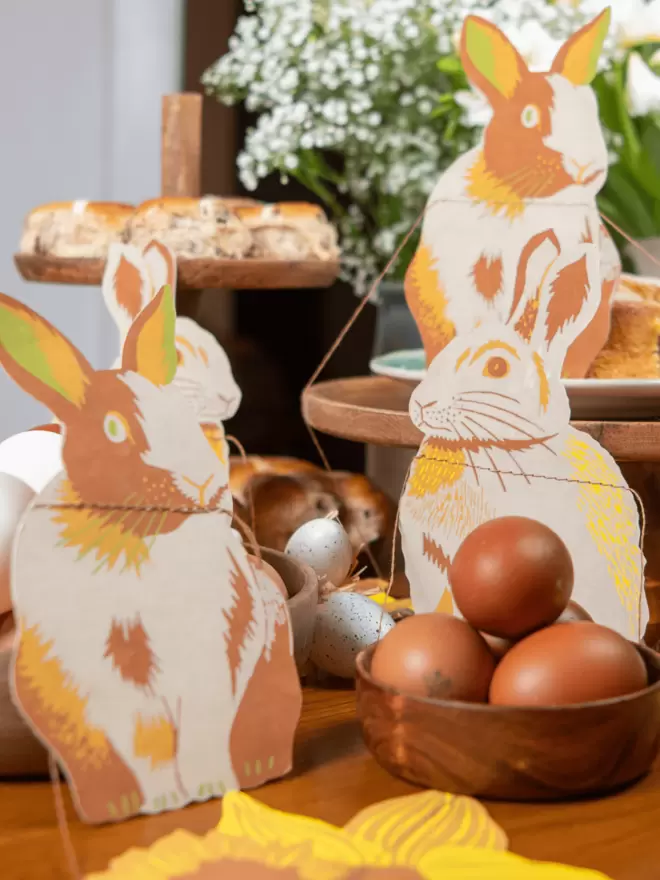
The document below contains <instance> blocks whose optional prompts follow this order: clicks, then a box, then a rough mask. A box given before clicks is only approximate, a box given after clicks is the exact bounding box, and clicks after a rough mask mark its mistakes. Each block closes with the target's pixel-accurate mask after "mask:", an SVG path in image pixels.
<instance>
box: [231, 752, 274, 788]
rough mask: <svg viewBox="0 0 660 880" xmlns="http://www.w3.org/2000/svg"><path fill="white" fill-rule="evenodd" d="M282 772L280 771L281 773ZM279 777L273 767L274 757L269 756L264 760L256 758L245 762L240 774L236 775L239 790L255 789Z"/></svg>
mask: <svg viewBox="0 0 660 880" xmlns="http://www.w3.org/2000/svg"><path fill="white" fill-rule="evenodd" d="M283 772H284V771H282V773H283ZM279 775H281V773H278V771H277V768H276V766H275V757H274V756H273V755H270V756H268V757H264V758H256V759H255V760H253V761H245V763H244V764H243V767H242V772H241V773H239V774H238V782H239V785H240V787H241V788H255V787H256V786H257V785H261V784H262V783H263V782H266V781H267V780H269V779H273V778H274V777H276V776H279Z"/></svg>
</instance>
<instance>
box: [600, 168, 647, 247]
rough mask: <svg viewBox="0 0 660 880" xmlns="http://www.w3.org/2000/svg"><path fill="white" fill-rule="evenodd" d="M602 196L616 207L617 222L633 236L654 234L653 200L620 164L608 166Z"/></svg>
mask: <svg viewBox="0 0 660 880" xmlns="http://www.w3.org/2000/svg"><path fill="white" fill-rule="evenodd" d="M603 196H604V197H605V198H607V199H608V200H609V201H610V202H611V203H612V204H613V205H616V206H617V207H618V211H617V212H616V213H617V214H619V217H620V219H619V220H617V222H618V223H619V225H620V226H622V227H623V229H625V231H626V232H628V233H629V234H630V235H632V236H633V237H634V238H650V237H651V236H653V235H655V234H656V226H655V221H654V216H653V201H652V200H651V199H650V198H649V197H648V195H647V194H646V193H645V192H644V191H640V188H639V187H638V185H637V183H636V180H635V179H634V178H631V177H630V176H629V174H628V173H627V172H626V170H625V169H624V168H622V167H621V166H620V165H613V166H612V167H611V168H610V171H609V175H608V178H607V185H606V188H605V190H604V193H603ZM612 219H613V220H616V217H612Z"/></svg>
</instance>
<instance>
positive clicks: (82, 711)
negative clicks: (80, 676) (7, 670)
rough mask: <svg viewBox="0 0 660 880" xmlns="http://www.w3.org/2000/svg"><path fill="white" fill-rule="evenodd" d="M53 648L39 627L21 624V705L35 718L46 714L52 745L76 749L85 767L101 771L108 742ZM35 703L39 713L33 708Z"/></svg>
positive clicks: (18, 662)
mask: <svg viewBox="0 0 660 880" xmlns="http://www.w3.org/2000/svg"><path fill="white" fill-rule="evenodd" d="M52 648H53V642H52V641H46V640H44V639H42V637H41V635H40V633H39V628H38V627H37V626H31V627H27V628H26V627H24V626H23V624H21V634H20V641H19V646H18V654H17V657H16V670H15V677H16V681H17V691H18V695H19V699H20V702H21V704H22V705H23V706H24V707H25V708H26V710H28V709H29V715H30V716H31V717H33V718H40V717H41V715H42V714H43V718H44V719H45V722H44V723H46V724H47V726H48V730H47V731H44V734H47V735H48V738H49V740H50V741H51V742H53V741H54V742H56V743H60V744H61V745H62V746H65V747H68V748H70V749H72V751H73V753H74V755H75V757H76V759H77V760H78V761H80V762H81V764H82V765H83V766H85V765H87V766H91V767H93V768H99V767H101V766H102V765H103V763H104V761H105V760H106V759H107V757H108V753H109V749H108V741H107V739H106V737H105V734H104V733H103V731H102V730H98V729H97V728H94V727H90V726H89V725H88V723H87V721H86V709H87V702H88V698H87V697H83V696H81V695H80V693H79V692H78V689H77V687H76V686H75V685H74V684H73V682H72V681H71V679H70V677H69V675H68V674H67V673H66V672H64V670H63V669H62V666H61V664H60V661H59V659H58V657H57V655H56V654H55V653H54V652H53V650H52ZM32 701H34V702H35V703H36V704H37V709H36V711H33V710H32V707H31V705H29V704H31V703H32Z"/></svg>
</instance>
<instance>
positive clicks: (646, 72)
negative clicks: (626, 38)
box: [627, 52, 660, 116]
mask: <svg viewBox="0 0 660 880" xmlns="http://www.w3.org/2000/svg"><path fill="white" fill-rule="evenodd" d="M627 97H628V106H629V109H630V114H631V116H647V115H648V114H649V113H659V112H660V76H658V75H657V74H655V73H653V71H652V70H651V68H650V67H649V66H648V65H647V64H646V62H645V61H644V59H643V58H642V56H641V55H640V54H639V53H637V52H633V53H632V55H631V56H630V59H629V61H628V77H627Z"/></svg>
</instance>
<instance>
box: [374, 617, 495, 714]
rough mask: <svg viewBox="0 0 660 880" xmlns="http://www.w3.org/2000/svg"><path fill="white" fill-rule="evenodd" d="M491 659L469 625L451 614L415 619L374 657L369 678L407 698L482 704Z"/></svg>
mask: <svg viewBox="0 0 660 880" xmlns="http://www.w3.org/2000/svg"><path fill="white" fill-rule="evenodd" d="M494 669H495V659H494V657H493V655H492V654H491V652H490V650H489V649H488V646H487V645H486V643H485V642H484V640H483V639H482V638H481V636H480V635H479V633H478V632H476V630H474V629H473V628H472V627H471V626H470V624H469V623H466V621H464V620H460V619H459V618H457V617H452V616H451V615H449V614H438V613H432V614H416V615H414V616H413V617H407V618H405V619H404V620H402V621H400V622H399V623H397V625H396V627H395V628H394V629H393V630H390V632H388V633H387V635H386V636H385V638H383V639H382V640H381V641H380V642H379V643H378V646H377V648H376V650H375V651H374V656H373V659H372V661H371V674H372V676H373V677H374V679H375V680H376V681H378V682H380V683H381V684H384V685H388V686H389V687H392V688H395V689H396V690H398V691H401V692H402V693H406V694H413V695H415V696H419V697H431V698H434V699H442V700H466V701H469V702H474V703H481V702H485V700H486V698H487V696H488V686H489V685H490V680H491V678H492V676H493V670H494Z"/></svg>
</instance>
